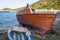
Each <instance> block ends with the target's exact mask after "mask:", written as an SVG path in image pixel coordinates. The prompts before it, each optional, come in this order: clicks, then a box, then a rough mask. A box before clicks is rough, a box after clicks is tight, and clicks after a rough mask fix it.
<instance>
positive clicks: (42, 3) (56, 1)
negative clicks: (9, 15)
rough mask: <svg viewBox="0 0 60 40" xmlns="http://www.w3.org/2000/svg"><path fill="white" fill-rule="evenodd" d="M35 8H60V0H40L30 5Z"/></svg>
mask: <svg viewBox="0 0 60 40" xmlns="http://www.w3.org/2000/svg"><path fill="white" fill-rule="evenodd" d="M30 7H31V8H34V9H55V10H60V0H39V1H37V2H35V3H33V4H31V5H30Z"/></svg>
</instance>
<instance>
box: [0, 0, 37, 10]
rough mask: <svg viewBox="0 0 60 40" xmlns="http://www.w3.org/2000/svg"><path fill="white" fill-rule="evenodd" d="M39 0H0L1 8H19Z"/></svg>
mask: <svg viewBox="0 0 60 40" xmlns="http://www.w3.org/2000/svg"><path fill="white" fill-rule="evenodd" d="M36 1H38V0H0V9H3V8H6V7H7V8H12V9H15V8H19V7H23V6H26V4H27V3H29V4H32V3H34V2H36Z"/></svg>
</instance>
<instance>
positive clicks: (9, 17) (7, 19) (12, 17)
mask: <svg viewBox="0 0 60 40" xmlns="http://www.w3.org/2000/svg"><path fill="white" fill-rule="evenodd" d="M58 20H60V12H58V14H57V17H56V21H58ZM56 21H55V22H56ZM12 25H19V23H18V21H17V18H16V12H10V11H0V27H6V26H12Z"/></svg>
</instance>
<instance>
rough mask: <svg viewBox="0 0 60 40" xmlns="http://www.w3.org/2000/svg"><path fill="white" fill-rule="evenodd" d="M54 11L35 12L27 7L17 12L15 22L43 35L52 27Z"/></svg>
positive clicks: (55, 13) (54, 16)
mask: <svg viewBox="0 0 60 40" xmlns="http://www.w3.org/2000/svg"><path fill="white" fill-rule="evenodd" d="M56 15H57V12H56V11H50V12H48V11H38V12H37V11H35V10H33V9H31V8H29V7H26V8H24V9H23V10H20V11H18V12H17V14H16V16H17V20H18V22H19V23H20V24H22V25H24V26H27V27H30V28H33V29H36V31H37V32H38V33H39V34H40V35H43V34H45V33H46V32H47V31H48V30H50V28H51V27H52V25H53V22H54V20H55V18H56Z"/></svg>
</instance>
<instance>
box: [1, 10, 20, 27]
mask: <svg viewBox="0 0 60 40" xmlns="http://www.w3.org/2000/svg"><path fill="white" fill-rule="evenodd" d="M12 25H19V23H18V21H17V18H16V12H10V11H0V27H6V26H12Z"/></svg>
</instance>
